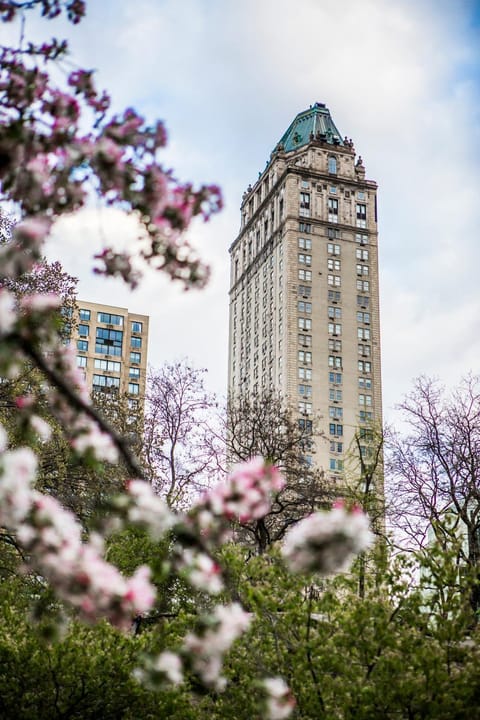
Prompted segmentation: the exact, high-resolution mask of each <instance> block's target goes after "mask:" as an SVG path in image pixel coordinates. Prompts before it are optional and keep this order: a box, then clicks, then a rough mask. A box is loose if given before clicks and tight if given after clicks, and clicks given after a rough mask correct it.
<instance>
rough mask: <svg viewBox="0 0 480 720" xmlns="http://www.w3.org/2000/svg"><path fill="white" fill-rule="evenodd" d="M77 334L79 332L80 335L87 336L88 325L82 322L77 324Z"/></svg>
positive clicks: (88, 331) (88, 332)
mask: <svg viewBox="0 0 480 720" xmlns="http://www.w3.org/2000/svg"><path fill="white" fill-rule="evenodd" d="M78 334H79V335H80V336H81V337H88V335H90V326H89V325H83V324H81V325H79V326H78Z"/></svg>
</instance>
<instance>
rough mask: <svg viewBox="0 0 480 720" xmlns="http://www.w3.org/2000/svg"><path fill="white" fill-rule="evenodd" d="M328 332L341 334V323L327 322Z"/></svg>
mask: <svg viewBox="0 0 480 720" xmlns="http://www.w3.org/2000/svg"><path fill="white" fill-rule="evenodd" d="M328 333H329V335H341V334H342V325H341V323H328Z"/></svg>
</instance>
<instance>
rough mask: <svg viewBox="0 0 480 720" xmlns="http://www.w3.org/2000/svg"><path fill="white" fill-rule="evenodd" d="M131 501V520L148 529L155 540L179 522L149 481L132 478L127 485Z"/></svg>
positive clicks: (129, 518) (128, 512)
mask: <svg viewBox="0 0 480 720" xmlns="http://www.w3.org/2000/svg"><path fill="white" fill-rule="evenodd" d="M127 492H128V495H129V496H130V498H131V501H130V503H129V505H128V510H127V517H128V520H129V522H131V523H133V524H134V525H139V526H140V527H144V528H146V529H147V530H148V532H149V533H150V535H151V537H152V538H153V539H154V540H159V539H160V538H161V537H162V536H163V535H164V534H165V533H166V532H168V531H169V530H170V529H171V528H172V527H173V526H174V525H175V523H176V522H177V518H176V516H175V515H174V513H172V511H171V510H170V508H169V507H168V505H167V504H166V502H165V501H164V500H163V499H162V498H160V497H159V496H158V495H156V494H155V493H154V491H153V489H152V486H151V485H149V483H147V482H144V481H143V480H130V482H129V483H128V486H127Z"/></svg>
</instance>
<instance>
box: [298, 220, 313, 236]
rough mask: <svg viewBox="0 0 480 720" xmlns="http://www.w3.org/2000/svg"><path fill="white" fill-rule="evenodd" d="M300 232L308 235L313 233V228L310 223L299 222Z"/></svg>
mask: <svg viewBox="0 0 480 720" xmlns="http://www.w3.org/2000/svg"><path fill="white" fill-rule="evenodd" d="M298 230H299V232H301V233H306V234H308V233H311V232H312V226H311V224H310V223H306V222H299V223H298Z"/></svg>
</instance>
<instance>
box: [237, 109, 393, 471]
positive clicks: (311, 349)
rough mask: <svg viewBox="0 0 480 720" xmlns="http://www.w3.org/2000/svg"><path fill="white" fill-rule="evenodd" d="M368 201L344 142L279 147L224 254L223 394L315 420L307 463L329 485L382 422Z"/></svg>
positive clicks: (374, 244)
mask: <svg viewBox="0 0 480 720" xmlns="http://www.w3.org/2000/svg"><path fill="white" fill-rule="evenodd" d="M315 107H316V106H315ZM323 107H324V106H322V108H323ZM322 112H324V111H323V110H322ZM326 112H328V111H326ZM298 117H300V116H298ZM376 195H377V185H376V183H375V182H373V181H371V180H366V178H365V168H364V166H363V162H362V160H361V158H358V159H357V158H356V155H355V150H354V148H353V144H352V143H351V141H347V140H345V141H341V142H336V143H332V142H330V141H327V140H325V138H324V137H319V136H316V137H315V136H314V135H313V133H312V134H311V137H310V138H309V139H308V141H306V142H304V144H303V145H301V146H300V147H299V148H298V149H293V150H290V151H288V150H286V149H285V148H284V147H283V146H282V145H278V146H277V148H276V149H275V150H274V152H273V153H272V157H271V160H270V162H269V164H268V166H267V168H266V169H265V171H264V172H263V173H262V174H261V175H260V177H259V179H258V181H257V182H256V183H255V185H254V186H253V187H251V186H249V188H248V189H247V191H246V193H245V194H244V196H243V201H242V205H241V228H240V232H239V235H238V237H237V238H236V240H235V241H234V242H233V244H232V246H231V248H230V253H231V261H232V265H231V268H232V269H231V288H230V340H229V390H230V392H231V393H244V392H248V393H257V394H258V393H260V392H262V391H263V390H277V391H279V392H281V393H282V395H284V396H285V397H286V398H287V400H288V402H289V403H290V404H291V405H293V406H295V407H296V408H297V409H298V412H299V418H304V419H308V418H313V417H314V416H319V417H320V418H321V420H320V423H319V425H320V429H321V431H322V432H323V438H320V437H317V439H316V452H315V454H314V457H313V458H312V459H311V461H312V462H314V463H315V464H316V465H317V466H318V467H319V468H321V469H323V470H325V472H326V474H327V475H329V476H331V477H332V478H334V479H338V480H340V479H341V477H342V476H343V470H344V461H345V458H346V456H347V455H348V452H349V450H350V446H351V444H352V441H353V438H354V434H355V433H356V431H357V430H358V428H359V427H364V428H367V427H370V426H372V425H378V424H380V423H381V420H382V394H381V356H380V319H379V288H378V235H377V220H376V207H377V205H376V203H377V199H376ZM365 452H368V449H367V448H365ZM307 459H308V460H310V458H307Z"/></svg>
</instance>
